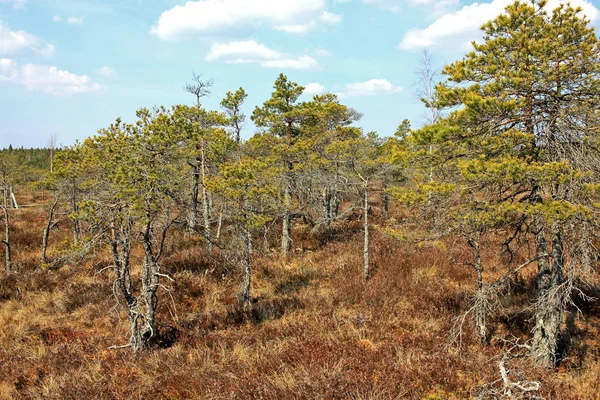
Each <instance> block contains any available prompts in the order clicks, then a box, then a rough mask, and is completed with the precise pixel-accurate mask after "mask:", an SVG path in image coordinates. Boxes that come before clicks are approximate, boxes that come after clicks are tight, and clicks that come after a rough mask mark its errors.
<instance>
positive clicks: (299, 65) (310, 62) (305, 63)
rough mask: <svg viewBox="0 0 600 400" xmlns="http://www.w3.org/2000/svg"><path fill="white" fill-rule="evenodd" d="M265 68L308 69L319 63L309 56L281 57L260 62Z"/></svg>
mask: <svg viewBox="0 0 600 400" xmlns="http://www.w3.org/2000/svg"><path fill="white" fill-rule="evenodd" d="M261 65H262V66H263V67H265V68H279V69H310V68H314V67H316V66H317V65H319V63H318V62H317V60H315V59H314V58H312V57H310V56H301V57H298V58H282V59H280V60H271V61H265V62H263V63H262V64H261Z"/></svg>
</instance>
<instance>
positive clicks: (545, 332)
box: [532, 223, 564, 368]
mask: <svg viewBox="0 0 600 400" xmlns="http://www.w3.org/2000/svg"><path fill="white" fill-rule="evenodd" d="M551 255H552V271H551V273H550V275H549V276H548V277H544V280H543V281H542V282H543V283H544V284H545V285H547V286H545V287H540V288H539V292H538V299H537V302H536V307H535V327H534V337H533V343H532V346H533V350H534V353H535V354H536V356H537V357H538V360H539V362H540V364H542V365H543V366H546V367H549V368H551V367H554V366H556V362H557V351H558V341H559V336H560V325H561V322H562V317H563V300H564V299H563V298H562V295H561V292H560V291H559V290H557V289H558V287H559V286H560V285H561V284H562V283H563V281H564V254H563V238H562V230H561V228H560V226H559V224H558V223H556V224H554V225H553V227H552V254H551Z"/></svg>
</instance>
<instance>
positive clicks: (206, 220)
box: [201, 139, 213, 252]
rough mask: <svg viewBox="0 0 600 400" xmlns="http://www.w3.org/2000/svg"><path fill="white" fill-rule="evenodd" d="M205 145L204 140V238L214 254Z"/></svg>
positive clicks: (202, 168)
mask: <svg viewBox="0 0 600 400" xmlns="http://www.w3.org/2000/svg"><path fill="white" fill-rule="evenodd" d="M204 146H205V143H204V139H202V165H201V172H202V206H203V217H204V238H205V239H206V245H207V247H208V251H210V252H212V250H213V243H212V232H211V228H210V200H209V193H208V190H207V189H206V152H205V147H204Z"/></svg>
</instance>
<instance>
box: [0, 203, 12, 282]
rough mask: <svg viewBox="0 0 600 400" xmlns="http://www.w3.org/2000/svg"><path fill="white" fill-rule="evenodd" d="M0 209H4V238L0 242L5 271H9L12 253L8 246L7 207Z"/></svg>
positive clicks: (8, 223)
mask: <svg viewBox="0 0 600 400" xmlns="http://www.w3.org/2000/svg"><path fill="white" fill-rule="evenodd" d="M2 210H3V211H4V240H2V241H0V243H3V244H4V252H5V253H4V254H5V267H6V272H7V273H10V272H11V268H12V255H11V248H10V218H9V213H8V208H7V207H4V206H2Z"/></svg>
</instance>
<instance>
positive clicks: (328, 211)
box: [323, 188, 334, 239]
mask: <svg viewBox="0 0 600 400" xmlns="http://www.w3.org/2000/svg"><path fill="white" fill-rule="evenodd" d="M332 202H333V194H332V190H331V189H330V188H325V189H323V212H324V214H325V224H326V226H327V233H328V235H329V239H332V238H333V218H334V217H333V204H332Z"/></svg>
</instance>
